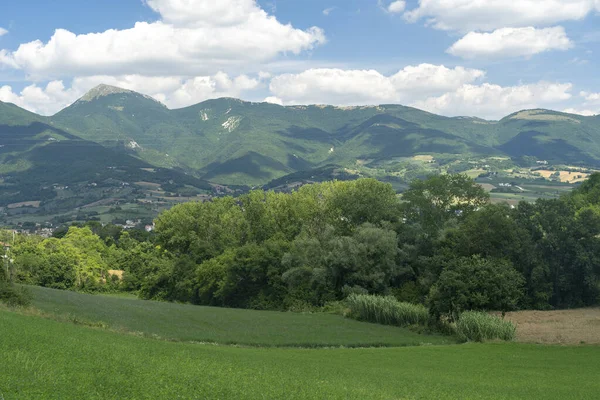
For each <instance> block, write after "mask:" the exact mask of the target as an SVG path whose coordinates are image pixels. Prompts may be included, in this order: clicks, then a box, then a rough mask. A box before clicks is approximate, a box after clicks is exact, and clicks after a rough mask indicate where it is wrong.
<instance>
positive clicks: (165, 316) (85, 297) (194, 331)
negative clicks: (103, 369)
mask: <svg viewBox="0 0 600 400" xmlns="http://www.w3.org/2000/svg"><path fill="white" fill-rule="evenodd" d="M29 288H30V290H31V291H32V292H33V295H34V296H33V305H34V306H35V307H36V308H37V309H38V310H40V311H42V312H43V313H45V314H47V315H50V316H52V317H54V318H58V319H60V320H66V321H73V322H77V323H80V324H85V325H96V326H107V327H109V328H110V329H112V330H117V331H124V332H130V333H143V334H144V335H147V336H154V337H160V338H163V339H167V340H175V341H193V342H211V343H219V344H237V345H247V346H263V347H264V346H276V347H277V346H278V347H281V346H288V347H329V346H346V347H365V346H369V347H372V346H394V347H396V346H415V345H425V344H450V343H455V342H456V341H455V340H454V339H452V338H449V337H446V336H440V335H420V334H418V333H415V332H412V331H410V330H408V329H402V328H397V327H392V326H383V325H377V324H371V323H366V322H358V321H354V320H352V319H348V318H344V317H342V316H341V315H334V314H327V313H312V314H309V313H305V314H302V313H291V312H274V311H254V310H239V309H231V308H216V307H202V306H193V305H188V304H175V303H166V302H158V301H143V300H138V299H136V298H119V297H113V296H99V295H89V294H81V293H76V292H71V291H61V290H55V289H47V288H41V287H34V286H31V287H29Z"/></svg>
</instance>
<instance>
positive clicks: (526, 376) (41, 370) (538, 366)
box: [0, 310, 600, 399]
mask: <svg viewBox="0 0 600 400" xmlns="http://www.w3.org/2000/svg"><path fill="white" fill-rule="evenodd" d="M147 318H148V319H158V318H156V316H153V315H147ZM306 321H307V323H310V322H309V320H306ZM0 326H2V337H3V340H2V341H0V394H1V395H2V396H3V398H4V399H17V398H18V399H36V398H45V399H81V398H86V399H151V398H152V399H154V398H180V399H193V398H205V399H218V398H220V399H225V398H236V399H257V398H265V399H279V398H291V399H324V398H327V399H391V398H399V399H404V398H406V399H413V398H414V399H416V398H436V399H465V398H469V399H523V398H545V399H565V398H580V399H583V398H593V397H594V396H595V394H597V393H598V391H600V382H598V380H597V379H596V377H597V373H598V369H599V368H600V366H599V364H598V360H599V359H600V347H589V346H577V347H564V346H542V345H524V344H465V345H446V346H419V347H403V348H379V349H374V348H369V349H340V348H337V349H333V348H329V349H290V348H240V347H230V346H214V345H204V344H197V343H174V342H168V341H162V340H156V339H150V338H145V337H140V336H134V335H124V334H120V333H115V332H111V331H108V330H102V329H97V328H96V329H94V328H89V327H85V326H78V325H74V324H70V323H64V322H63V323H61V322H57V321H54V320H51V319H45V318H39V317H37V316H27V315H22V314H19V313H15V312H11V311H6V310H3V311H0Z"/></svg>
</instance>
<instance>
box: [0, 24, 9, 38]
mask: <svg viewBox="0 0 600 400" xmlns="http://www.w3.org/2000/svg"><path fill="white" fill-rule="evenodd" d="M7 33H8V31H7V30H6V29H4V28H3V27H1V26H0V36H4V35H6V34H7Z"/></svg>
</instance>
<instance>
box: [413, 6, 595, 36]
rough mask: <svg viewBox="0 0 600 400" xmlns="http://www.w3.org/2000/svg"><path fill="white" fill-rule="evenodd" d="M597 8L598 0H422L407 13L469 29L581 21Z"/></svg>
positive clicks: (436, 23) (444, 27) (435, 23)
mask: <svg viewBox="0 0 600 400" xmlns="http://www.w3.org/2000/svg"><path fill="white" fill-rule="evenodd" d="M594 10H599V11H600V2H599V1H598V0H419V6H418V7H417V8H415V9H413V10H410V11H407V12H406V13H405V14H404V16H405V18H406V19H407V20H408V21H410V22H416V21H418V20H421V19H425V20H426V23H427V24H428V25H430V26H432V27H434V28H435V29H442V30H452V31H461V32H469V31H477V30H483V31H492V30H495V29H499V28H505V27H523V26H549V25H553V24H556V23H558V22H561V21H577V20H582V19H583V18H585V17H586V16H587V15H589V14H590V13H591V12H593V11H594Z"/></svg>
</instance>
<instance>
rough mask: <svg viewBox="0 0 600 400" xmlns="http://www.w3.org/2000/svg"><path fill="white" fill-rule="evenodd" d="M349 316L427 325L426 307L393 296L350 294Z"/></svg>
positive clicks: (380, 321) (379, 322)
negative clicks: (401, 300)
mask: <svg viewBox="0 0 600 400" xmlns="http://www.w3.org/2000/svg"><path fill="white" fill-rule="evenodd" d="M346 302H347V305H348V308H350V314H349V316H350V317H352V318H355V319H358V320H361V321H369V322H375V323H378V324H383V325H395V326H410V325H427V322H428V320H429V312H428V310H427V308H426V307H424V306H422V305H417V304H411V303H402V302H399V301H398V300H396V299H395V298H394V297H391V296H388V297H383V296H372V295H367V294H351V295H350V296H348V298H347V300H346Z"/></svg>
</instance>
